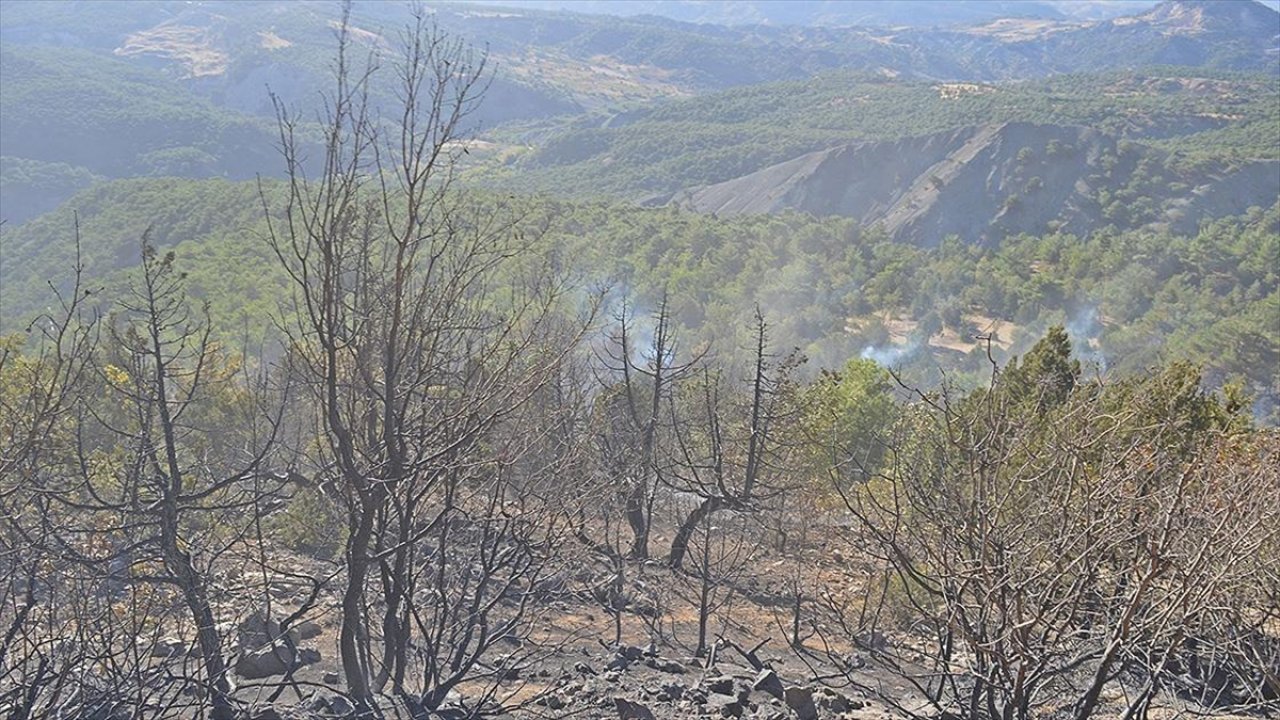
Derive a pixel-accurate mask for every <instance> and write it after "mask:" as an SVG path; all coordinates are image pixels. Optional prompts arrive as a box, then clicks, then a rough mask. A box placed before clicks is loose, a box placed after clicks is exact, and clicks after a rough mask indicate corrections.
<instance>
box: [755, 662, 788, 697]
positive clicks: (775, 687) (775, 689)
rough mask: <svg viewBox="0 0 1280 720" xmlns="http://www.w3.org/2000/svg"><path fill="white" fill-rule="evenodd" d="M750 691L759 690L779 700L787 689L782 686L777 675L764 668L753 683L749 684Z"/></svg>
mask: <svg viewBox="0 0 1280 720" xmlns="http://www.w3.org/2000/svg"><path fill="white" fill-rule="evenodd" d="M751 689H752V690H759V691H761V692H765V693H768V694H770V695H772V696H774V697H776V698H778V699H779V700H781V699H783V697H785V696H786V693H787V689H786V687H785V686H784V685H783V684H782V680H781V679H779V678H778V673H776V672H774V671H772V670H770V669H768V668H765V669H764V670H761V671H760V674H759V675H757V676H756V680H755V682H753V683H751Z"/></svg>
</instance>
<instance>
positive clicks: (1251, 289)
mask: <svg viewBox="0 0 1280 720" xmlns="http://www.w3.org/2000/svg"><path fill="white" fill-rule="evenodd" d="M978 134H981V133H978ZM944 139H945V138H943V137H940V138H938V139H937V140H936V142H938V143H941V142H942V141H943V140H944ZM267 189H268V192H269V193H275V192H276V191H277V189H276V186H274V185H271V184H268V187H267ZM257 192H258V191H257V188H256V186H255V184H254V183H251V182H248V183H233V182H226V181H221V180H210V181H193V180H175V179H163V178H162V179H136V180H124V181H114V182H109V183H103V184H100V185H98V186H95V187H93V188H90V189H88V190H85V191H82V192H81V193H79V194H78V195H76V196H75V197H74V198H73V199H72V200H71V201H69V202H68V203H66V204H65V205H64V206H62V207H60V208H59V209H58V210H56V211H54V212H51V213H48V214H46V215H44V216H42V217H40V218H37V219H35V220H32V221H30V222H28V223H25V224H23V225H21V226H18V227H13V228H8V227H7V228H5V229H3V231H2V232H0V308H3V310H4V312H2V313H0V332H12V331H15V330H18V329H20V328H21V327H22V325H23V323H25V322H27V321H28V319H29V318H31V317H32V316H34V315H35V314H36V313H38V312H41V311H42V310H44V309H46V308H48V307H50V304H51V303H52V302H54V298H53V296H52V294H51V293H50V291H49V287H48V283H53V284H54V285H55V286H57V287H59V288H60V289H62V290H63V291H65V290H66V289H67V288H68V287H69V285H68V283H69V282H70V281H71V279H72V278H71V276H70V274H69V272H68V270H67V269H68V268H69V267H70V266H71V262H72V259H73V252H74V248H73V245H72V242H71V232H72V213H73V212H77V213H79V217H80V227H81V230H82V235H83V241H84V254H83V261H84V264H85V268H86V280H87V282H88V286H89V287H91V288H93V289H94V294H93V298H94V299H95V300H96V301H97V302H99V303H102V305H101V307H102V309H103V310H106V311H109V309H110V306H111V302H112V300H113V299H115V298H118V297H119V295H118V293H119V289H120V288H121V287H122V286H123V283H124V278H125V276H126V275H127V274H128V273H130V272H133V271H135V270H136V267H137V264H138V262H139V254H138V253H139V242H140V238H141V236H142V234H143V233H144V232H148V231H149V232H150V235H149V237H150V240H151V242H153V243H155V244H156V245H157V246H158V247H159V248H161V249H173V250H174V251H175V252H176V253H177V257H178V258H179V259H180V261H181V264H182V268H183V271H184V272H186V273H187V283H188V286H189V288H190V291H191V293H192V294H193V295H194V296H195V297H196V298H198V299H200V300H202V301H208V302H209V303H210V306H211V312H212V313H213V315H214V316H215V317H217V318H220V321H219V323H218V328H217V334H218V336H219V337H220V338H221V339H222V340H224V341H226V342H229V343H231V344H233V345H239V344H243V343H244V341H245V340H248V341H249V342H251V343H253V342H257V341H258V340H260V339H262V338H263V337H266V336H268V335H269V334H270V333H271V332H272V323H273V320H272V318H273V317H276V316H277V315H278V313H279V311H280V308H279V302H280V298H281V297H282V293H283V292H284V290H283V288H284V287H286V286H287V281H286V278H285V277H284V276H283V274H282V273H281V272H280V270H279V268H278V265H277V263H276V261H275V260H274V258H273V257H272V255H271V252H270V250H269V249H268V248H267V246H266V245H265V243H264V241H263V236H264V233H265V228H264V226H263V218H262V216H261V207H260V203H259V201H258V197H257ZM481 198H482V201H483V202H484V203H498V204H502V203H509V202H512V201H510V200H508V199H505V195H503V196H499V197H494V196H491V195H482V196H481ZM516 202H517V205H516V207H517V208H518V211H519V212H520V213H521V214H522V215H523V216H524V217H525V218H526V223H527V226H528V227H530V228H546V231H545V233H544V234H543V236H542V238H541V240H540V243H542V244H541V246H540V247H541V249H542V252H543V253H544V254H546V255H547V256H548V257H552V258H557V259H558V261H559V262H561V263H563V264H564V265H565V267H566V269H570V268H571V269H572V270H573V272H575V273H576V274H577V275H578V276H579V277H582V278H585V279H586V281H589V282H600V283H606V284H609V285H611V286H613V287H615V288H618V289H619V290H621V289H627V290H629V291H630V292H631V293H632V294H633V295H634V298H635V301H636V302H637V303H638V304H640V305H641V306H644V307H651V306H652V304H653V303H655V302H656V301H657V298H658V297H659V296H660V295H661V293H662V291H663V289H664V288H665V289H666V290H667V291H669V292H670V293H671V295H672V297H673V301H674V302H673V315H674V318H675V320H676V321H677V322H678V323H679V325H680V327H681V328H682V330H683V332H684V333H685V334H686V341H687V343H688V346H689V347H693V346H699V345H702V344H703V343H705V344H707V345H708V346H711V347H715V348H717V351H718V352H720V353H723V354H725V355H732V354H733V353H734V352H736V350H737V349H739V348H741V347H744V346H745V344H746V343H747V342H748V341H749V338H747V337H745V336H744V335H743V333H744V332H745V330H746V328H747V327H748V326H749V322H748V321H749V315H750V311H751V308H753V307H754V306H755V305H756V304H759V306H760V307H761V308H763V309H764V310H765V311H767V312H768V313H770V316H771V318H772V319H773V337H774V339H775V342H777V343H778V344H779V346H780V347H792V346H796V347H800V348H802V349H803V350H804V352H805V353H806V354H807V355H808V356H809V357H810V358H811V360H812V364H813V366H814V367H815V368H816V367H828V368H831V367H837V366H839V365H840V364H842V363H843V362H845V361H846V360H847V359H848V358H850V357H854V356H858V355H863V356H864V357H874V358H876V359H878V360H880V361H881V362H884V363H886V364H892V365H895V366H897V367H899V368H900V369H902V370H903V371H904V372H906V373H907V374H908V375H909V376H910V377H913V378H916V379H918V380H920V381H921V382H925V381H928V382H936V381H937V378H938V373H939V372H940V371H946V372H947V373H948V374H949V377H950V379H951V380H952V381H953V382H979V383H980V382H981V378H982V377H983V373H984V372H985V371H986V368H987V367H988V366H987V359H986V355H985V352H984V350H983V349H982V348H980V347H979V346H978V345H976V344H975V342H974V341H973V340H972V336H973V335H974V334H980V333H988V334H996V335H997V336H998V342H997V344H996V345H995V347H994V352H995V356H996V357H997V358H999V359H1001V360H1004V359H1007V358H1009V357H1010V356H1012V355H1014V354H1018V353H1021V352H1024V351H1025V349H1026V348H1027V347H1028V345H1029V344H1030V343H1031V342H1033V341H1034V340H1035V339H1037V338H1038V337H1039V336H1040V335H1041V334H1042V333H1043V332H1044V330H1045V328H1046V327H1048V326H1050V325H1052V324H1054V323H1064V324H1070V325H1071V327H1072V328H1073V331H1072V332H1073V333H1075V334H1076V337H1077V340H1078V341H1079V342H1082V343H1086V344H1088V345H1089V346H1090V347H1091V348H1092V352H1091V354H1089V355H1088V358H1089V359H1090V360H1091V361H1093V362H1096V363H1099V364H1100V365H1102V366H1105V367H1107V368H1110V369H1112V370H1113V371H1116V372H1120V373H1133V372H1138V371H1141V370H1142V369H1143V368H1145V367H1147V366H1149V365H1152V364H1155V363H1157V362H1164V361H1168V360H1172V359H1196V360H1198V361H1199V362H1202V363H1204V365H1205V367H1206V373H1207V376H1208V378H1209V381H1210V382H1212V383H1215V384H1218V383H1221V382H1223V381H1225V379H1226V378H1228V377H1231V376H1232V375H1235V374H1240V375H1241V376H1243V377H1245V378H1247V379H1248V380H1249V385H1250V387H1251V388H1252V389H1253V390H1254V392H1255V393H1257V395H1258V397H1259V398H1262V399H1263V400H1264V404H1263V405H1262V406H1260V407H1262V408H1263V409H1262V410H1260V411H1259V412H1260V413H1262V414H1263V415H1265V414H1266V413H1269V412H1271V411H1272V410H1271V409H1272V408H1273V407H1280V395H1278V394H1277V390H1276V388H1275V386H1274V380H1275V373H1274V367H1275V362H1276V361H1280V333H1278V332H1277V328H1276V327H1275V322H1274V318H1275V316H1276V313H1280V306H1278V305H1277V304H1276V303H1277V302H1280V275H1277V268H1280V204H1275V203H1274V200H1273V204H1272V205H1269V206H1267V207H1266V208H1264V209H1263V210H1262V211H1259V210H1253V211H1250V212H1248V213H1246V214H1244V215H1243V216H1242V217H1238V218H1227V219H1222V220H1218V221H1215V222H1207V223H1206V224H1205V225H1204V227H1203V228H1196V229H1193V230H1192V231H1191V232H1188V233H1172V232H1169V231H1167V230H1164V231H1156V230H1152V229H1144V230H1140V231H1130V232H1117V231H1115V230H1103V231H1099V232H1096V233H1090V234H1087V235H1074V234H1069V233H1066V232H1062V231H1059V232H1049V233H1043V234H1034V235H1031V234H1028V235H1010V236H1007V237H1004V238H1002V240H1001V242H999V243H992V244H989V245H985V246H982V245H968V244H965V243H961V242H952V241H944V242H942V243H940V244H937V245H936V246H933V247H917V246H913V245H908V244H904V243H901V242H896V241H894V240H892V239H890V237H889V236H888V235H887V234H886V233H885V231H884V230H883V228H879V227H877V228H871V229H864V228H862V227H860V226H859V224H858V223H857V222H855V221H852V220H849V219H846V218H841V217H822V218H818V217H810V216H806V215H800V214H797V213H794V212H783V213H781V214H778V215H741V216H737V217H725V216H722V217H713V216H711V215H707V214H701V213H694V212H688V211H684V210H680V209H678V208H675V207H663V208H653V209H649V208H637V207H635V206H632V205H626V204H620V203H616V202H612V203H605V202H565V201H556V200H550V199H542V200H533V199H520V200H517V201H516ZM1121 204H1122V206H1129V205H1135V206H1137V205H1141V204H1142V201H1141V200H1139V201H1136V202H1135V201H1132V200H1126V201H1121Z"/></svg>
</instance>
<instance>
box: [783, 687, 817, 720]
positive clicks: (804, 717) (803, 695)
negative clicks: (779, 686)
mask: <svg viewBox="0 0 1280 720" xmlns="http://www.w3.org/2000/svg"><path fill="white" fill-rule="evenodd" d="M783 699H784V700H785V701H786V703H787V707H789V708H791V709H792V710H794V711H795V713H796V715H798V716H799V717H800V720H818V708H817V706H815V705H814V704H813V689H812V688H807V687H800V686H795V687H789V688H787V690H786V692H785V693H784V695H783Z"/></svg>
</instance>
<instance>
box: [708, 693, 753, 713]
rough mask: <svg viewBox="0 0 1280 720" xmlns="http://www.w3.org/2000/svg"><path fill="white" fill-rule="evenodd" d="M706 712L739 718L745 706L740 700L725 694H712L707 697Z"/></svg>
mask: <svg viewBox="0 0 1280 720" xmlns="http://www.w3.org/2000/svg"><path fill="white" fill-rule="evenodd" d="M706 707H707V712H709V713H711V714H712V715H713V716H718V717H722V718H740V717H742V714H743V712H745V710H746V708H745V707H744V706H743V703H742V701H741V700H739V699H738V698H736V697H732V696H729V695H725V694H714V695H712V696H711V697H709V698H708V699H707V706H706Z"/></svg>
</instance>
